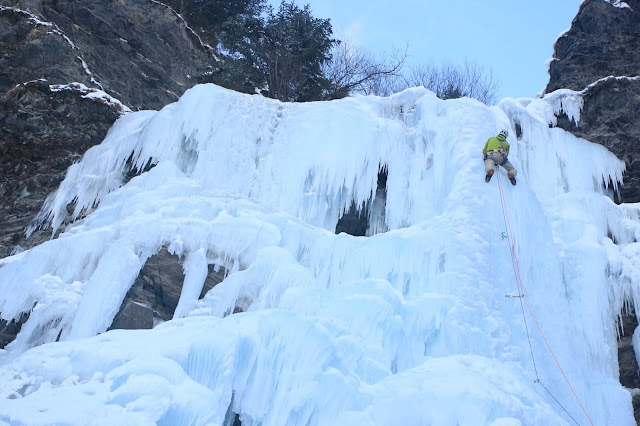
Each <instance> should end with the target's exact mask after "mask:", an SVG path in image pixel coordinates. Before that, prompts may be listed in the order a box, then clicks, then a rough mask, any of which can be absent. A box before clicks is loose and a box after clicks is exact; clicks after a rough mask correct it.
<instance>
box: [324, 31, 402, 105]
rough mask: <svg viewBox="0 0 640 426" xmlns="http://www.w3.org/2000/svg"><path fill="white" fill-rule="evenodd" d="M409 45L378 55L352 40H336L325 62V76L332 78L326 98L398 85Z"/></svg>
mask: <svg viewBox="0 0 640 426" xmlns="http://www.w3.org/2000/svg"><path fill="white" fill-rule="evenodd" d="M407 50H408V46H407V47H405V48H404V49H394V50H393V51H392V52H391V54H390V55H389V56H385V57H376V56H374V55H372V54H371V53H370V52H368V51H367V50H364V49H362V48H360V47H358V46H356V45H355V44H354V43H353V42H351V41H350V40H348V39H347V40H343V41H341V42H340V43H338V44H336V45H335V46H334V47H333V49H332V51H331V60H330V61H327V62H326V63H325V64H324V66H323V73H324V75H325V77H326V78H327V79H328V80H329V81H331V89H330V90H329V91H328V92H327V95H326V98H327V99H338V98H344V97H345V96H348V95H349V94H352V93H361V94H365V95H368V94H378V95H379V94H382V93H380V90H381V89H382V88H383V87H384V88H385V89H387V88H389V87H391V86H393V85H397V81H398V79H401V71H402V68H403V67H404V63H405V60H406V58H407Z"/></svg>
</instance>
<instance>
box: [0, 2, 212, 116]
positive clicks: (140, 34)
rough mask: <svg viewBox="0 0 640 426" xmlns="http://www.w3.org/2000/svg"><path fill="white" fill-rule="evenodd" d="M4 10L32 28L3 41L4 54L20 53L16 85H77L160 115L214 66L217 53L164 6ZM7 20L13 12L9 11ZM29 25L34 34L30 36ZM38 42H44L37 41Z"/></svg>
mask: <svg viewBox="0 0 640 426" xmlns="http://www.w3.org/2000/svg"><path fill="white" fill-rule="evenodd" d="M3 4H5V5H7V6H9V5H11V6H15V8H18V9H19V10H21V12H16V13H18V14H21V15H25V14H26V15H25V18H26V22H21V23H20V25H19V26H20V27H21V28H22V33H21V34H22V35H25V32H26V37H23V38H18V37H12V38H11V39H5V38H4V37H3V39H2V45H3V50H4V46H5V45H6V46H8V47H11V49H13V50H16V51H17V53H16V54H15V55H14V56H15V58H16V59H17V60H16V61H15V62H14V64H15V68H12V69H11V75H12V76H13V77H14V78H13V81H12V82H11V83H13V84H14V85H15V84H18V83H23V82H25V81H29V80H33V79H37V78H47V80H48V81H49V83H51V84H67V83H70V82H75V81H78V82H82V83H85V84H86V85H87V86H92V87H96V88H100V89H103V90H104V91H105V92H107V93H109V94H110V95H112V96H114V97H115V98H117V99H119V100H120V101H121V102H122V103H124V104H125V105H127V106H129V107H131V108H132V109H134V110H135V109H160V108H162V107H163V106H164V105H166V104H168V103H170V102H174V101H176V100H177V99H178V98H179V97H180V96H181V95H182V94H183V93H184V91H185V90H187V89H188V88H190V87H192V86H193V85H194V84H195V83H196V78H197V76H199V75H200V74H202V73H205V72H206V71H207V70H209V69H210V67H211V66H212V65H213V63H214V61H215V59H214V57H213V52H212V51H211V49H210V48H208V47H206V46H205V45H204V44H202V43H201V41H200V39H199V37H198V36H197V35H196V34H195V33H194V32H193V31H191V30H190V29H189V28H188V27H187V26H186V25H185V23H184V21H183V20H182V18H181V17H180V16H179V15H177V14H176V13H175V12H174V11H173V9H171V8H170V7H168V6H166V5H164V4H162V3H160V2H158V1H151V0H120V1H98V2H97V1H92V0H76V1H69V0H13V1H6V0H5V1H3ZM23 9H25V10H26V9H28V10H29V11H30V14H29V13H28V12H26V11H22V10H23ZM13 10H14V12H15V9H13ZM4 13H5V14H9V13H10V12H8V9H7V8H6V7H5V10H4ZM14 14H15V13H14ZM13 19H14V20H15V19H17V18H13ZM24 20H25V19H24V18H23V21H24ZM15 25H16V24H13V25H12V27H13V26H15ZM26 25H30V26H31V27H32V30H31V31H30V32H29V31H27V30H28V28H26ZM12 31H14V32H16V31H18V30H12ZM32 33H34V34H32ZM42 33H44V34H42ZM33 36H37V37H38V39H37V40H35V41H34V40H32V37H33ZM60 38H62V39H63V40H65V41H66V42H67V46H66V47H67V49H66V50H65V49H62V48H61V47H59V46H58V44H62V43H61V42H60V41H59V40H58V39H60ZM49 39H54V40H53V41H50V40H49ZM50 44H55V47H56V49H55V50H54V51H52V52H50V51H49V50H48V49H47V47H48V45H50ZM57 55H60V56H59V57H58V56H57ZM3 56H4V52H3ZM78 66H79V67H80V71H81V72H79V71H78ZM79 74H84V75H79ZM0 91H2V87H0Z"/></svg>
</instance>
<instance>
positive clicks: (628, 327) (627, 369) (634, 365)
mask: <svg viewBox="0 0 640 426" xmlns="http://www.w3.org/2000/svg"><path fill="white" fill-rule="evenodd" d="M631 311H633V309H632V310H631ZM637 327H638V320H637V318H636V316H635V314H634V313H624V314H622V335H621V336H620V340H619V341H618V366H619V368H620V383H621V384H622V386H624V387H626V388H629V389H640V369H639V367H638V361H637V359H636V354H635V352H634V350H633V342H632V338H633V332H634V331H635V330H636V328H637ZM631 403H632V405H633V414H634V417H635V419H636V423H637V424H640V395H634V396H633V399H632V401H631Z"/></svg>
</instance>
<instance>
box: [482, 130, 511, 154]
mask: <svg viewBox="0 0 640 426" xmlns="http://www.w3.org/2000/svg"><path fill="white" fill-rule="evenodd" d="M500 142H502V144H500ZM502 145H504V149H505V151H507V155H509V143H508V142H507V138H505V137H504V136H502V135H498V136H494V137H492V138H489V140H487V143H486V144H484V148H483V149H482V154H483V155H484V154H486V153H487V152H489V151H493V150H494V149H502Z"/></svg>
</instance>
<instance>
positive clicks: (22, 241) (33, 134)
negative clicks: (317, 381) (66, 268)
mask: <svg viewBox="0 0 640 426" xmlns="http://www.w3.org/2000/svg"><path fill="white" fill-rule="evenodd" d="M85 95H86V91H84V90H80V89H74V88H72V87H67V88H64V89H63V88H60V89H59V90H55V91H54V90H52V88H51V87H50V85H49V84H48V83H47V82H44V81H35V82H31V83H28V84H25V85H21V86H19V87H17V88H14V89H12V90H10V91H8V92H7V93H6V94H5V95H4V96H0V152H2V157H0V223H2V228H1V231H0V257H5V256H7V255H9V254H11V252H12V251H13V250H16V249H17V250H19V249H20V248H25V249H26V248H29V247H32V246H34V245H36V244H39V243H40V242H42V241H43V240H45V239H47V238H49V237H50V232H44V231H40V232H36V233H35V234H34V235H33V236H32V237H31V238H29V239H28V240H27V238H26V235H25V227H26V226H27V225H28V224H29V222H30V221H31V220H32V219H33V218H34V216H35V215H36V214H37V212H38V210H39V209H40V208H41V207H42V203H43V201H44V199H45V198H46V196H47V195H48V194H49V193H50V192H52V191H54V190H55V189H56V188H57V187H58V185H59V183H60V182H61V181H62V179H63V178H64V174H65V172H66V170H67V168H68V167H69V166H70V165H71V164H72V163H73V162H74V161H77V160H78V159H79V158H80V157H81V156H82V154H83V153H84V152H85V151H86V150H87V149H88V148H89V147H91V146H92V145H95V144H97V143H99V142H100V141H101V140H102V139H103V138H104V137H105V136H106V134H107V131H108V129H109V127H111V124H112V123H113V122H114V121H115V120H116V119H117V117H118V116H119V114H120V112H121V110H122V107H121V106H118V105H117V104H109V103H108V102H106V101H103V100H101V99H99V98H84V97H83V96H85Z"/></svg>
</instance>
